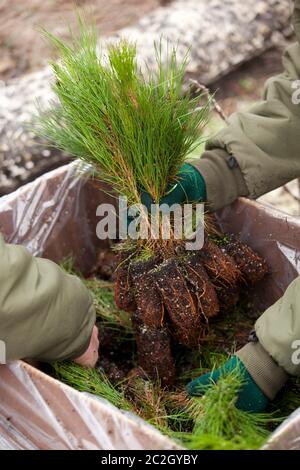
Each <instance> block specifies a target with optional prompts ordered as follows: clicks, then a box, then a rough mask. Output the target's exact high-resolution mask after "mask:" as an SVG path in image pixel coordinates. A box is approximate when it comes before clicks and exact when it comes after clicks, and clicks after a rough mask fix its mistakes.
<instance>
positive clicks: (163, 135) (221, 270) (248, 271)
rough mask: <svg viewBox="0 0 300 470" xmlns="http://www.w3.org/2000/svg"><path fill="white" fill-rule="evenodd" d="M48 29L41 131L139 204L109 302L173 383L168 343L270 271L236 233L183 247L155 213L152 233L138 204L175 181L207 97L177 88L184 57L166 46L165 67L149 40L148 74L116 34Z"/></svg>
mask: <svg viewBox="0 0 300 470" xmlns="http://www.w3.org/2000/svg"><path fill="white" fill-rule="evenodd" d="M45 34H46V36H47V37H48V38H49V39H50V41H51V42H52V43H53V44H54V45H55V46H56V47H57V49H58V51H59V55H60V62H59V63H53V64H52V67H53V71H54V74H55V83H54V85H53V90H54V92H55V94H56V96H57V97H58V101H59V106H57V104H56V103H55V104H53V106H52V107H51V108H50V109H49V110H47V112H44V113H43V112H41V114H40V118H39V131H38V132H39V133H40V134H41V135H42V136H43V137H44V138H46V139H48V140H50V141H51V142H52V143H53V144H54V145H55V146H57V147H59V148H61V149H63V150H65V151H67V152H69V153H71V154H73V155H74V156H76V157H79V158H80V159H81V160H83V161H84V162H88V163H89V164H92V165H93V167H94V169H95V174H96V176H97V177H98V178H99V179H101V180H102V181H105V182H106V183H109V184H110V185H111V187H112V188H113V190H114V192H115V194H119V195H122V196H123V197H126V198H127V203H128V205H129V206H134V205H139V208H140V211H139V214H138V218H137V219H135V220H134V221H133V222H131V224H134V227H136V228H137V227H139V228H141V227H144V228H145V227H146V232H147V234H146V236H145V233H144V232H145V230H144V232H143V235H142V236H141V237H140V238H138V239H134V240H133V239H131V240H127V241H126V242H124V243H123V244H118V256H119V261H118V268H117V273H116V281H115V300H116V304H117V306H118V307H119V308H120V309H122V310H124V311H127V312H130V313H131V320H132V324H133V328H134V332H135V339H136V344H137V351H138V358H139V364H140V366H141V367H142V368H143V369H144V370H145V372H146V373H147V374H148V376H150V377H152V378H154V379H155V378H159V379H160V381H161V383H162V384H164V385H171V384H172V383H173V382H174V378H175V375H176V371H175V363H174V358H173V353H172V347H173V344H174V343H180V344H181V345H184V346H186V347H188V348H198V347H199V344H200V343H201V342H202V340H203V339H204V338H205V336H206V334H207V329H208V325H209V322H210V320H211V318H213V317H215V316H216V315H218V313H220V312H227V311H228V310H230V309H232V307H233V306H234V305H235V304H236V302H237V300H238V297H239V292H240V288H241V285H242V284H243V283H244V282H250V283H253V282H256V281H258V280H260V279H261V278H262V277H263V276H264V275H265V273H266V272H267V267H266V264H265V262H264V261H263V260H262V259H261V258H260V257H259V256H258V255H257V254H255V253H254V252H253V251H252V250H251V249H250V248H249V247H247V246H245V245H244V244H243V243H242V242H240V241H238V240H235V239H230V240H228V242H227V243H224V244H223V245H222V246H218V245H217V244H216V243H215V242H214V241H213V239H212V238H211V237H210V234H209V230H208V231H207V232H206V234H205V242H204V246H203V248H202V249H201V250H195V251H186V249H185V247H186V243H185V242H186V240H184V239H177V238H176V237H175V235H174V233H175V230H176V226H175V225H176V220H175V218H174V219H171V221H170V237H169V238H168V239H165V236H164V227H163V224H164V219H163V217H162V216H161V215H158V231H157V232H156V235H155V236H154V234H153V225H152V218H151V214H149V213H148V212H147V211H146V210H145V206H143V205H141V194H147V195H148V197H149V198H150V200H151V201H152V202H153V203H155V204H159V202H160V200H161V198H162V197H163V196H164V195H165V194H166V193H170V192H171V191H172V190H173V189H174V188H175V187H176V185H178V184H180V178H178V177H177V176H176V175H177V174H178V171H179V169H180V168H181V167H182V165H183V163H184V162H185V160H186V157H187V155H188V154H189V153H190V152H191V151H192V150H193V149H194V147H195V146H196V145H199V137H200V138H201V133H202V131H203V126H204V125H205V123H206V121H207V118H208V109H209V102H206V103H205V104H204V105H203V106H199V96H198V97H195V96H194V95H193V94H192V92H191V91H187V92H185V93H184V94H183V93H182V82H183V78H184V74H185V67H186V61H185V62H184V63H180V64H179V63H178V62H177V58H176V49H170V50H169V51H168V54H167V55H168V60H167V64H166V65H165V66H164V67H163V65H162V60H161V56H162V47H163V46H162V44H160V45H158V46H156V47H155V51H156V61H157V70H156V72H152V71H150V70H149V71H148V73H147V76H145V75H143V73H142V72H141V70H140V69H139V67H138V65H137V61H136V48H135V46H134V45H133V44H130V43H128V42H126V41H121V42H119V43H118V44H114V45H108V46H107V48H106V52H103V51H100V52H99V51H98V50H97V47H96V35H95V32H94V31H93V30H90V29H89V28H87V27H86V26H85V24H84V23H83V22H82V21H81V36H80V38H79V39H76V38H74V39H73V43H72V44H71V45H67V44H65V43H63V42H62V41H60V40H59V39H58V38H56V37H54V36H53V35H51V34H50V33H45ZM166 47H169V46H166ZM137 221H138V222H137ZM177 223H178V221H177ZM190 224H191V225H192V224H193V217H192V218H191V222H190ZM191 231H192V227H191ZM141 232H142V230H141ZM157 234H158V235H157Z"/></svg>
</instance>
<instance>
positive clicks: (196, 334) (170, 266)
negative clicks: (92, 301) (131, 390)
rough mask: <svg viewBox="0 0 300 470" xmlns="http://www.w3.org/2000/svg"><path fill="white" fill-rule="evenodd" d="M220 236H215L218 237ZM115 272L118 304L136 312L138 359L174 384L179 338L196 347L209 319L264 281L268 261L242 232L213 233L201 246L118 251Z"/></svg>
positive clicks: (203, 337) (155, 375)
mask: <svg viewBox="0 0 300 470" xmlns="http://www.w3.org/2000/svg"><path fill="white" fill-rule="evenodd" d="M214 239H215V238H214ZM118 257H119V264H118V267H117V269H116V278H115V301H116V304H117V306H118V308H120V309H122V310H125V311H127V312H130V313H131V318H132V323H133V327H134V332H135V339H136V344H137V354H138V363H139V365H140V366H141V367H142V368H143V369H144V371H145V372H146V374H147V375H148V376H149V377H150V378H153V379H157V378H159V379H160V381H161V383H162V385H166V386H169V385H172V383H173V382H174V379H175V375H176V371H175V364H174V359H173V349H174V345H175V344H178V343H179V344H180V345H182V346H184V347H187V348H189V349H197V348H199V346H200V345H201V344H202V343H203V342H204V341H205V340H206V338H207V335H208V333H209V326H210V323H211V322H212V321H213V319H214V318H215V317H217V316H218V314H220V313H222V314H223V315H224V314H228V312H229V311H231V310H232V309H233V308H234V307H235V305H236V304H237V302H238V300H239V297H240V292H241V289H242V288H244V287H245V286H247V285H248V284H251V285H252V284H254V283H256V282H258V281H260V280H261V279H262V278H263V277H264V276H265V275H266V274H267V272H268V268H267V265H266V262H265V261H264V260H263V259H262V258H261V257H260V256H259V255H258V254H257V253H255V252H254V251H253V250H252V249H251V248H250V247H249V246H248V245H246V244H245V243H243V242H242V241H241V240H239V239H238V238H237V237H234V236H226V237H224V238H222V237H221V239H220V243H215V241H214V240H213V239H212V238H210V237H209V236H208V235H206V237H205V242H204V245H203V248H202V249H201V250H198V251H195V252H183V253H181V254H180V255H176V256H164V255H163V254H161V253H160V254H158V255H155V256H152V257H150V258H148V259H146V260H144V259H139V258H138V257H135V256H134V255H133V254H132V253H129V254H128V252H122V251H121V253H119V255H118Z"/></svg>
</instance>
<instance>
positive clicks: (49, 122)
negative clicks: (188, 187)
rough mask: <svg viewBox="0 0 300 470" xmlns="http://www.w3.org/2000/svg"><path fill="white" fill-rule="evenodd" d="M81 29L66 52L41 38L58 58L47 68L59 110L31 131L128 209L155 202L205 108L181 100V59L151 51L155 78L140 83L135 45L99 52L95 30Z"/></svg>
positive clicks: (193, 138)
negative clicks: (90, 170)
mask: <svg viewBox="0 0 300 470" xmlns="http://www.w3.org/2000/svg"><path fill="white" fill-rule="evenodd" d="M79 23H80V37H79V38H74V37H73V39H72V43H71V44H70V45H67V44H65V43H64V42H63V41H61V40H60V39H59V38H57V37H55V36H54V35H52V34H51V33H49V32H47V31H44V35H45V36H46V38H47V39H48V40H49V41H50V42H51V43H52V44H53V45H54V46H55V48H56V49H57V51H58V53H59V57H60V61H59V62H58V63H52V69H53V72H54V75H55V83H54V85H53V90H54V93H55V94H56V96H57V98H58V101H59V106H57V104H56V103H53V104H52V106H51V107H50V109H49V110H47V111H45V112H43V110H40V113H39V118H38V122H37V129H36V131H37V133H38V134H39V135H41V136H43V137H44V138H46V139H47V140H48V141H50V142H51V143H52V144H53V145H54V146H56V147H58V148H60V149H63V150H65V151H67V152H69V153H71V154H72V155H74V156H76V157H79V158H80V159H82V160H84V161H85V162H88V163H90V164H92V165H93V166H94V168H95V172H96V175H97V176H98V177H99V178H100V179H101V180H104V181H106V182H108V183H110V184H112V186H113V187H114V189H115V190H116V191H117V192H118V193H120V194H122V195H124V196H126V197H127V198H128V202H129V204H135V203H139V202H140V196H139V195H140V191H141V190H142V189H144V190H146V191H148V192H149V193H150V195H151V196H152V197H153V199H154V201H158V200H159V199H160V198H161V197H162V196H163V194H164V193H165V191H166V189H167V187H168V185H169V183H171V182H172V181H173V182H174V181H175V179H176V174H177V171H178V169H179V168H180V166H181V165H182V163H183V162H184V160H185V158H186V156H187V155H188V154H189V153H190V152H192V151H193V149H194V148H195V146H197V145H199V135H200V134H201V129H202V128H203V126H204V125H205V124H206V121H207V117H208V105H206V106H204V107H199V97H197V98H194V97H192V96H191V94H190V93H189V92H188V93H186V94H183V93H182V82H183V78H184V74H185V70H186V60H184V62H183V63H180V64H179V63H178V61H177V57H176V48H175V49H174V48H171V47H169V45H168V44H167V45H166V46H163V44H162V42H161V43H160V44H159V45H156V71H155V72H151V71H150V70H148V71H147V77H146V76H145V75H143V73H142V72H141V70H140V68H139V67H138V65H137V59H136V47H135V45H134V44H131V43H128V42H126V41H124V40H123V41H120V42H119V43H118V44H115V45H110V46H108V48H107V50H106V52H104V51H103V50H102V51H98V47H97V41H96V33H95V30H94V29H93V28H89V27H88V26H87V25H86V24H85V22H84V21H83V20H81V19H79ZM163 47H166V48H167V49H168V50H167V64H166V65H163V63H162V49H163ZM97 51H98V52H97Z"/></svg>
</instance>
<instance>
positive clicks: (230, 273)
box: [199, 239, 242, 312]
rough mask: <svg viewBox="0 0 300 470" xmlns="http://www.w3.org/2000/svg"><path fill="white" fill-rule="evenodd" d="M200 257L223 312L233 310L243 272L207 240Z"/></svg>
mask: <svg viewBox="0 0 300 470" xmlns="http://www.w3.org/2000/svg"><path fill="white" fill-rule="evenodd" d="M199 257H200V259H201V260H202V263H203V265H204V266H205V269H206V271H207V273H208V275H209V277H210V279H211V282H212V284H213V285H214V287H215V289H216V292H217V296H218V299H219V305H220V310H221V311H222V312H224V311H229V310H230V309H232V308H233V307H234V306H235V305H236V303H237V301H238V298H239V290H240V281H241V278H242V275H241V272H240V270H239V269H238V267H237V265H236V264H235V262H234V260H233V259H232V258H231V257H230V256H229V255H227V254H226V253H223V252H222V250H221V249H220V248H219V247H218V246H217V245H215V244H214V243H213V242H212V241H210V240H208V239H206V240H205V243H204V246H203V248H202V250H200V251H199Z"/></svg>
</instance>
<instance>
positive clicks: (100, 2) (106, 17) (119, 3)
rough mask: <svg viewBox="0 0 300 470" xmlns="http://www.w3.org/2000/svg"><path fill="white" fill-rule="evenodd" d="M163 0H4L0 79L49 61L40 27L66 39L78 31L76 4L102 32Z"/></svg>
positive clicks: (1, 5)
mask: <svg viewBox="0 0 300 470" xmlns="http://www.w3.org/2000/svg"><path fill="white" fill-rule="evenodd" d="M160 3H161V2H160V0H142V1H141V0H47V1H41V0H0V80H6V79H9V78H14V77H17V76H19V75H22V74H24V73H27V72H29V71H31V70H34V69H39V68H41V67H42V66H43V65H45V64H46V63H47V60H48V59H49V56H50V55H51V51H50V50H49V46H48V45H47V44H46V42H45V41H44V40H43V39H42V37H41V34H40V32H39V28H41V27H43V28H46V29H49V30H51V32H53V33H54V34H56V35H59V36H60V37H62V38H63V39H67V38H68V36H69V29H68V25H72V26H73V27H74V30H75V31H76V13H75V12H74V10H76V7H77V8H79V10H83V11H84V12H86V13H87V15H88V17H89V18H92V19H93V20H94V22H95V24H96V26H97V29H98V31H99V34H101V35H109V34H111V33H112V32H114V31H117V30H118V29H120V28H123V27H125V26H128V25H129V24H132V23H134V22H135V21H137V20H138V18H139V17H141V16H143V15H144V14H146V13H148V12H149V11H151V10H152V9H154V8H156V7H158V6H159V5H160Z"/></svg>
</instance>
